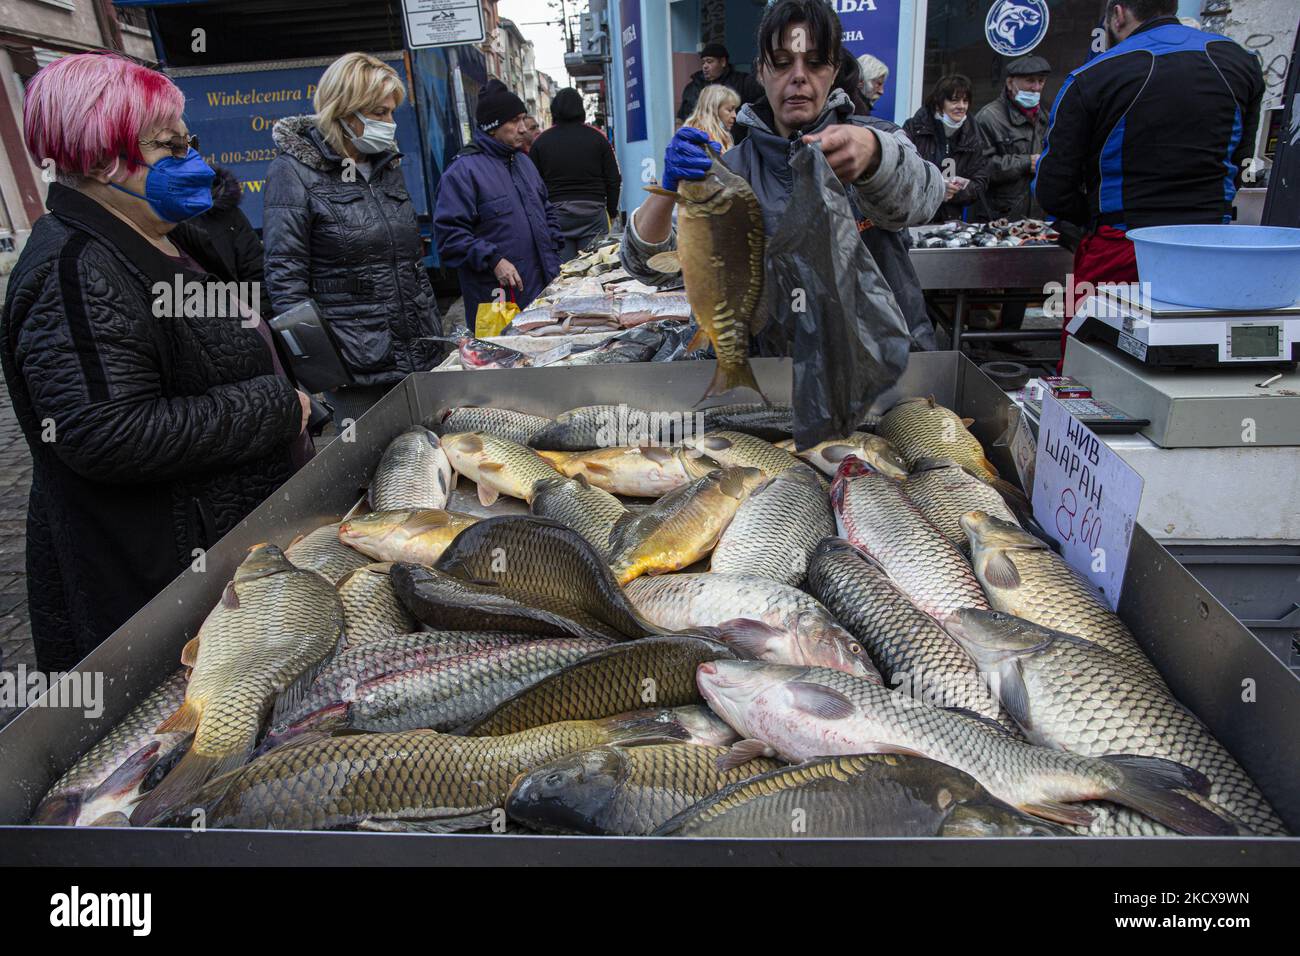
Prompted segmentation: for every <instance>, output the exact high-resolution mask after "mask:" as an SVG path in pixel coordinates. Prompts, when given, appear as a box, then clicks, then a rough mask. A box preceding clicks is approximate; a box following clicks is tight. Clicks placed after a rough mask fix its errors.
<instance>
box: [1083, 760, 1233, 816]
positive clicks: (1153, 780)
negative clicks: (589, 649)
mask: <svg viewBox="0 0 1300 956" xmlns="http://www.w3.org/2000/svg"><path fill="white" fill-rule="evenodd" d="M1101 759H1102V760H1104V761H1105V762H1106V763H1108V764H1110V765H1111V766H1112V767H1116V768H1118V769H1119V770H1120V771H1121V772H1123V774H1124V782H1123V783H1122V784H1120V786H1118V787H1116V788H1115V789H1114V790H1112V791H1110V792H1107V793H1102V794H1098V796H1099V797H1100V798H1101V799H1103V800H1110V801H1112V802H1114V803H1118V804H1122V805H1123V806H1126V807H1129V808H1130V809H1132V810H1136V811H1137V812H1138V813H1141V814H1145V815H1146V816H1148V817H1150V818H1151V819H1153V820H1155V821H1157V822H1159V823H1163V824H1164V825H1165V826H1167V827H1170V828H1171V829H1174V830H1177V831H1178V832H1179V833H1183V834H1186V835H1187V836H1231V835H1233V834H1234V833H1236V832H1237V827H1236V825H1235V824H1234V823H1233V822H1232V821H1231V820H1227V819H1225V818H1224V817H1221V816H1219V815H1218V814H1217V813H1215V812H1214V811H1213V810H1211V809H1209V807H1207V806H1206V805H1205V803H1204V802H1197V801H1194V800H1192V799H1190V798H1189V797H1188V796H1187V794H1185V793H1180V792H1179V791H1181V790H1190V791H1192V792H1193V793H1195V794H1199V795H1200V796H1207V795H1208V794H1209V785H1210V781H1209V780H1208V779H1206V777H1205V775H1204V774H1202V773H1200V772H1198V771H1196V770H1193V769H1192V768H1191V767H1185V766H1183V765H1182V764H1180V763H1175V762H1174V761H1172V760H1165V759H1163V758H1161V757H1137V756H1134V755H1132V754H1107V755H1106V756H1104V757H1102V758H1101Z"/></svg>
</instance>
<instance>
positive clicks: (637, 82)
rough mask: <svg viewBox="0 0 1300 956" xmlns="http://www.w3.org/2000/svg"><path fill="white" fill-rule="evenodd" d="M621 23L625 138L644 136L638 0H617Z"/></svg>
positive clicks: (643, 87) (630, 140) (636, 139)
mask: <svg viewBox="0 0 1300 956" xmlns="http://www.w3.org/2000/svg"><path fill="white" fill-rule="evenodd" d="M619 2H620V6H619V22H620V23H621V24H622V26H623V32H622V35H621V42H622V44H623V129H624V130H626V133H627V136H626V142H629V143H636V142H639V141H640V140H643V139H645V138H646V121H645V70H644V66H643V64H642V63H641V0H619Z"/></svg>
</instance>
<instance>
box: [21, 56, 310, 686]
mask: <svg viewBox="0 0 1300 956" xmlns="http://www.w3.org/2000/svg"><path fill="white" fill-rule="evenodd" d="M184 106H185V101H184V97H183V96H182V95H181V92H180V91H179V90H178V89H177V88H176V87H175V86H174V85H173V84H172V83H171V81H170V80H168V79H167V77H165V76H163V75H162V74H161V73H158V72H155V71H153V70H150V69H147V68H145V67H142V66H139V65H137V64H135V63H132V62H130V61H129V60H126V59H124V58H122V57H119V56H115V55H110V54H96V53H84V54H77V55H74V56H67V57H63V58H62V59H59V60H56V61H54V62H53V63H51V64H50V65H49V66H46V67H45V68H44V69H43V70H41V71H40V72H39V73H38V74H37V75H36V76H35V77H34V78H33V79H32V81H31V82H30V84H29V85H28V87H27V91H26V97H25V104H24V109H23V127H24V135H25V139H26V143H27V148H28V150H29V151H30V152H31V155H32V157H33V158H34V159H35V161H36V162H37V164H38V165H40V166H41V167H42V168H43V169H44V170H45V171H46V174H47V179H53V180H54V181H53V182H51V183H50V187H49V195H48V198H47V200H46V206H47V207H48V209H49V212H48V214H47V215H45V216H42V217H41V218H40V219H39V220H38V221H37V222H36V224H35V226H34V228H33V229H32V234H31V237H30V238H29V239H28V241H27V245H26V246H25V247H24V249H23V251H22V254H21V255H20V256H19V258H18V262H17V264H16V265H15V266H14V269H13V272H12V273H11V275H10V277H9V288H8V295H7V297H6V301H5V304H4V313H3V317H2V318H0V327H2V329H3V333H4V336H3V347H2V348H0V361H2V362H3V367H4V375H5V380H6V382H7V383H8V386H9V394H10V395H11V396H12V398H13V403H14V409H15V411H16V412H17V416H18V421H19V424H20V425H21V426H22V429H23V434H24V436H25V437H26V439H27V443H28V445H29V446H30V447H31V452H32V459H33V464H32V490H31V500H30V503H29V507H28V515H27V587H28V603H29V607H30V611H31V623H32V638H33V641H34V642H35V645H36V659H37V663H38V664H39V665H40V667H42V668H43V669H46V670H64V669H68V668H70V667H72V666H74V665H75V664H76V663H77V662H78V661H79V660H81V658H83V657H84V656H85V655H86V654H87V653H89V652H90V651H91V650H93V649H94V648H95V646H96V645H97V644H99V642H100V641H102V640H103V639H104V638H106V637H107V636H108V635H109V634H111V633H112V632H113V631H114V630H115V629H116V628H117V627H118V626H119V625H121V624H122V623H123V622H124V621H125V620H126V619H127V618H128V617H130V616H131V615H132V614H134V613H135V612H136V611H137V610H139V609H140V607H141V606H142V605H144V604H145V603H146V602H148V601H149V600H150V599H151V598H152V597H153V596H154V595H155V594H156V593H157V592H158V591H159V590H160V589H161V588H163V587H164V586H165V585H166V584H167V583H168V582H169V581H171V579H172V578H174V577H175V576H176V575H177V574H178V573H180V572H181V571H183V570H185V568H186V567H188V566H190V565H191V564H192V563H194V562H196V560H198V559H199V558H201V556H202V555H203V553H204V550H205V549H207V548H209V547H211V546H212V545H213V544H215V543H216V542H217V540H218V539H219V538H220V537H221V536H222V535H223V534H225V533H226V532H227V531H229V530H230V529H231V528H233V527H234V526H235V525H237V524H238V523H239V522H240V521H241V520H242V519H243V518H244V516H245V515H247V514H248V513H249V512H250V511H252V510H253V508H255V507H256V506H257V505H258V504H259V503H260V502H261V501H262V500H263V499H265V498H266V497H267V496H268V495H270V494H271V493H272V492H273V491H274V490H275V489H276V488H277V487H278V486H279V485H280V484H281V483H282V482H283V481H284V480H285V479H287V478H288V477H289V476H290V475H291V474H292V473H293V468H294V463H293V459H292V456H291V446H292V445H293V443H294V442H295V441H297V440H298V439H299V436H300V435H301V434H302V432H303V430H304V428H305V427H306V424H307V417H308V409H309V404H308V398H307V396H306V395H305V394H303V393H301V392H299V391H297V390H296V389H295V388H294V387H293V385H291V384H290V382H289V381H288V380H287V379H286V378H285V377H284V375H283V374H282V373H280V372H279V371H278V369H277V364H276V360H275V358H274V354H273V350H272V349H271V348H269V347H268V340H267V339H264V338H263V332H264V330H262V329H259V328H257V323H256V321H255V320H254V318H253V315H254V313H252V312H251V311H249V309H248V308H247V307H246V305H245V301H246V299H247V293H248V291H250V290H242V289H241V290H240V291H241V292H243V293H245V294H244V295H241V296H240V297H239V300H238V301H234V300H233V298H228V297H226V296H214V295H212V294H211V292H212V291H213V290H214V288H215V289H218V290H220V287H214V286H213V285H212V283H213V281H214V277H213V276H212V275H210V274H209V272H210V271H211V270H209V269H205V268H204V265H203V264H201V263H200V262H196V261H195V259H194V258H193V257H192V254H191V253H189V252H187V250H186V249H184V248H182V247H181V246H180V245H178V244H177V243H176V242H175V241H174V236H173V235H172V233H173V230H174V229H175V228H176V226H177V224H178V223H180V222H181V221H183V220H185V219H187V218H190V217H193V216H196V215H198V214H199V213H202V212H204V211H205V210H206V209H208V208H209V206H211V204H212V192H211V187H212V175H213V174H212V170H211V168H210V167H209V166H208V165H207V164H206V163H205V162H204V161H203V158H202V157H201V156H200V155H199V153H198V151H197V150H196V149H195V146H196V145H197V142H196V140H195V138H194V137H192V136H190V135H189V133H188V130H187V129H186V126H185V122H184V120H183V119H182V117H181V113H182V110H183V109H184ZM251 292H252V294H253V295H255V296H256V295H259V293H258V292H257V290H255V289H254V290H251ZM196 293H197V294H196ZM214 301H215V303H216V304H215V306H214ZM214 313H215V314H214Z"/></svg>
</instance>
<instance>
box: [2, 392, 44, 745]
mask: <svg viewBox="0 0 1300 956" xmlns="http://www.w3.org/2000/svg"><path fill="white" fill-rule="evenodd" d="M31 486H32V456H31V454H30V452H29V451H28V450H27V442H26V440H24V438H23V433H22V429H21V428H19V427H18V419H17V418H16V417H15V415H14V407H13V403H12V402H10V401H9V390H8V389H7V388H5V386H4V381H3V380H2V379H0V669H3V670H16V669H17V667H18V665H19V664H26V665H27V667H28V668H32V667H35V666H36V653H35V651H34V650H33V648H32V626H31V621H30V619H29V618H28V614H27V564H26V561H27V558H26V553H27V493H28V491H30V489H31ZM17 713H18V711H17V710H15V709H13V708H6V707H0V727H2V726H4V725H5V724H6V723H8V722H9V721H10V720H11V719H12V718H13V717H14V716H16V715H17Z"/></svg>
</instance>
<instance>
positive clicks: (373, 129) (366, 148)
mask: <svg viewBox="0 0 1300 956" xmlns="http://www.w3.org/2000/svg"><path fill="white" fill-rule="evenodd" d="M352 115H353V116H355V117H356V118H357V119H359V120H360V121H361V124H362V129H361V135H360V136H356V135H354V136H352V145H353V146H355V147H356V148H357V152H359V153H366V154H368V155H371V156H374V155H377V154H379V153H384V152H387V151H388V150H390V149H396V148H397V124H396V123H385V122H384V121H383V120H377V119H371V118H370V117H369V116H362V115H361V114H360V113H353V114H352Z"/></svg>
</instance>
